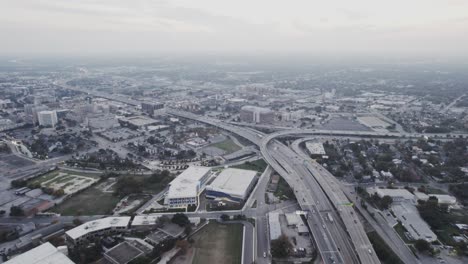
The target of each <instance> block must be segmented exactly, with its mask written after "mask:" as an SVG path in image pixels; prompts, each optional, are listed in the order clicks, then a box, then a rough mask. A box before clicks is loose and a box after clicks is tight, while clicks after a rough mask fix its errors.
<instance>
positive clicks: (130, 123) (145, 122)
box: [119, 116, 158, 129]
mask: <svg viewBox="0 0 468 264" xmlns="http://www.w3.org/2000/svg"><path fill="white" fill-rule="evenodd" d="M119 122H120V124H121V125H123V126H127V127H129V128H133V129H142V128H146V127H148V126H151V125H155V124H157V123H158V121H157V120H154V119H152V118H149V117H147V116H131V117H122V118H119Z"/></svg>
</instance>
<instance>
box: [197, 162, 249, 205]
mask: <svg viewBox="0 0 468 264" xmlns="http://www.w3.org/2000/svg"><path fill="white" fill-rule="evenodd" d="M256 175H257V172H256V171H251V170H241V169H233V168H229V169H225V170H223V171H222V172H221V173H220V174H219V175H218V177H216V179H215V180H214V181H213V182H212V183H211V184H210V185H209V186H207V187H206V197H207V198H212V199H228V200H231V201H233V202H243V201H244V200H245V199H247V197H248V194H249V192H250V191H251V190H252V188H253V186H254V185H255V179H256V177H255V176H256Z"/></svg>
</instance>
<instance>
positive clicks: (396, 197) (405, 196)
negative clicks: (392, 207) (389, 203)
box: [367, 187, 417, 204]
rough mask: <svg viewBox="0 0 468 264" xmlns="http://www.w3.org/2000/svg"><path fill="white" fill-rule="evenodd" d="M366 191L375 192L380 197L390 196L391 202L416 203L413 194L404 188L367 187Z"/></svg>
mask: <svg viewBox="0 0 468 264" xmlns="http://www.w3.org/2000/svg"><path fill="white" fill-rule="evenodd" d="M367 192H368V193H369V194H374V193H376V194H377V195H378V196H379V197H380V198H382V197H384V196H390V197H392V200H393V202H405V201H406V202H410V203H413V204H414V203H416V202H417V199H416V197H415V196H414V194H412V193H410V192H409V191H408V190H406V189H380V188H374V187H372V188H368V189H367Z"/></svg>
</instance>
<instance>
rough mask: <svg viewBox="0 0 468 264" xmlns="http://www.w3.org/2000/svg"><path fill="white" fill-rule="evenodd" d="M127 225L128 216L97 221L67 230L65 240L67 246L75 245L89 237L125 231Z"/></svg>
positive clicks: (128, 221)
mask: <svg viewBox="0 0 468 264" xmlns="http://www.w3.org/2000/svg"><path fill="white" fill-rule="evenodd" d="M129 223H130V216H122V217H107V218H101V219H97V220H94V221H91V222H87V223H85V224H82V225H80V226H77V227H75V228H73V229H70V230H68V231H67V232H66V233H65V234H66V240H67V242H68V243H69V244H72V245H77V244H80V243H81V242H82V241H83V240H85V239H88V238H90V237H96V236H102V235H103V234H112V233H118V232H122V231H125V230H127V229H128V227H129Z"/></svg>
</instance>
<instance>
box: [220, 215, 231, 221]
mask: <svg viewBox="0 0 468 264" xmlns="http://www.w3.org/2000/svg"><path fill="white" fill-rule="evenodd" d="M220 218H221V220H222V221H227V220H229V215H227V214H222V215H221V217H220Z"/></svg>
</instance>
